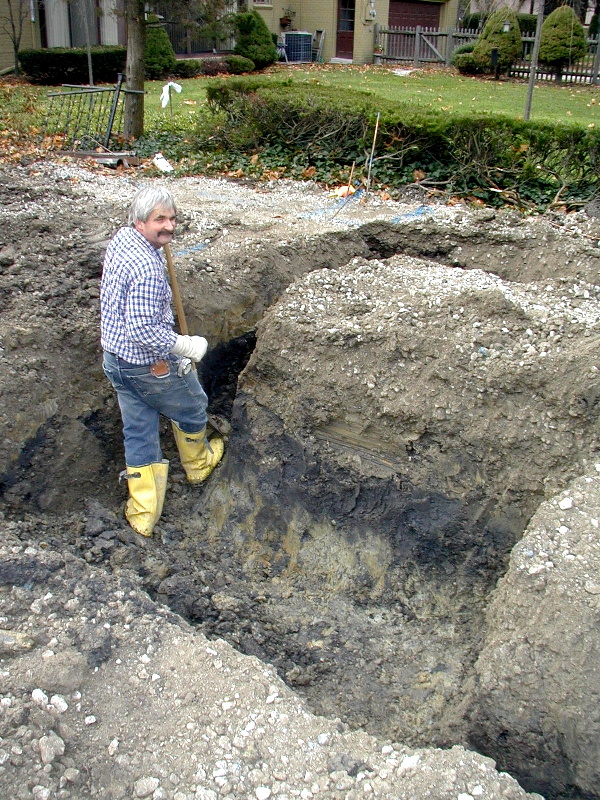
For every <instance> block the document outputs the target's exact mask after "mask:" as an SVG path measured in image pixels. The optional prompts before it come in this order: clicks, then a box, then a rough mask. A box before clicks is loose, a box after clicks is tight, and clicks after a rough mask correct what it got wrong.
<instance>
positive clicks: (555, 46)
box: [539, 6, 588, 83]
mask: <svg viewBox="0 0 600 800" xmlns="http://www.w3.org/2000/svg"><path fill="white" fill-rule="evenodd" d="M587 50H588V46H587V39H586V36H585V31H584V29H583V25H582V24H581V22H580V21H579V19H578V18H577V15H576V14H575V12H574V11H573V9H572V8H571V7H570V6H560V7H559V8H556V9H554V11H553V12H552V13H551V14H549V16H548V17H547V19H546V20H544V24H543V25H542V38H541V40H540V52H539V59H540V61H541V62H542V63H543V64H546V65H547V66H548V67H550V68H551V69H553V70H554V72H555V74H556V82H557V83H560V82H561V80H562V73H563V70H564V68H565V66H566V65H567V64H570V63H573V62H575V61H578V60H579V59H580V58H581V57H582V56H584V55H585V54H586V53H587Z"/></svg>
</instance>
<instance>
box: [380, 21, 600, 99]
mask: <svg viewBox="0 0 600 800" xmlns="http://www.w3.org/2000/svg"><path fill="white" fill-rule="evenodd" d="M478 36H479V31H474V30H468V29H463V28H448V29H447V30H445V31H442V30H440V29H439V28H424V27H420V26H417V27H416V28H382V27H379V26H378V25H376V26H375V47H374V52H373V56H374V59H375V63H377V62H379V63H381V62H382V61H384V62H387V61H392V62H394V61H397V62H403V63H406V62H409V63H411V64H412V65H413V66H414V67H419V66H423V65H427V64H444V65H445V66H447V67H448V66H450V62H451V60H452V54H453V53H454V51H455V50H456V48H457V47H460V46H461V45H463V44H468V43H469V42H474V41H475V40H476V39H477V38H478ZM534 39H535V37H534V36H522V37H521V40H522V42H523V52H522V55H521V58H520V59H519V60H518V61H517V62H515V63H514V64H513V65H512V67H511V69H510V72H509V75H510V76H511V77H514V78H527V77H528V76H529V67H530V60H531V53H532V51H533V43H534ZM599 72H600V45H599V40H598V37H595V38H592V37H588V53H587V55H585V56H584V57H583V58H582V59H580V60H579V61H577V62H574V63H573V64H569V65H567V66H566V67H565V69H564V70H563V73H562V80H563V81H565V82H569V83H593V84H598V83H599V82H600V80H599ZM536 79H537V80H554V79H555V75H554V73H553V72H552V71H551V70H549V69H548V68H547V67H544V65H543V64H540V65H539V66H538V69H537V72H536Z"/></svg>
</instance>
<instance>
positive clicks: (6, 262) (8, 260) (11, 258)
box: [0, 245, 15, 267]
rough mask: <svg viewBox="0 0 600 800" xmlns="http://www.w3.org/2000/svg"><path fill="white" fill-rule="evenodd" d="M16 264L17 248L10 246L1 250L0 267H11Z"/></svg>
mask: <svg viewBox="0 0 600 800" xmlns="http://www.w3.org/2000/svg"><path fill="white" fill-rule="evenodd" d="M14 263H15V248H14V247H12V246H11V245H9V246H8V247H3V248H2V249H0V267H10V266H11V264H14Z"/></svg>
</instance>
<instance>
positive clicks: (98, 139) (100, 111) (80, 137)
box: [44, 75, 137, 152]
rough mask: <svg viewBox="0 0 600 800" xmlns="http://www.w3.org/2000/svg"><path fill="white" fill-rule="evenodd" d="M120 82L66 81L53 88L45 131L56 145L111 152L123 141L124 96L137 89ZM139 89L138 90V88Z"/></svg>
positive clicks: (67, 148)
mask: <svg viewBox="0 0 600 800" xmlns="http://www.w3.org/2000/svg"><path fill="white" fill-rule="evenodd" d="M122 84H123V76H122V75H119V78H118V81H117V84H116V86H70V85H66V84H65V85H63V86H62V88H61V90H60V91H59V92H50V93H49V94H48V97H49V100H50V102H49V105H48V112H47V114H46V120H45V124H44V135H45V136H46V137H51V138H52V139H53V147H54V148H55V149H58V150H69V151H84V150H85V151H102V152H109V151H110V150H111V149H115V148H116V147H119V146H120V145H121V144H122V139H123V113H124V100H125V95H126V93H128V92H135V91H136V90H133V89H125V88H124V87H123V85H122ZM136 93H137V92H136Z"/></svg>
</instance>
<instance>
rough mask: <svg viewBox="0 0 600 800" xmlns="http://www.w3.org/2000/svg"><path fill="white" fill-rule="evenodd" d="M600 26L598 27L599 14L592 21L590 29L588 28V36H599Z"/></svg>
mask: <svg viewBox="0 0 600 800" xmlns="http://www.w3.org/2000/svg"><path fill="white" fill-rule="evenodd" d="M599 29H600V26H599V25H598V14H594V15H593V17H592V18H591V20H590V27H589V28H588V34H589V35H590V36H598V30H599Z"/></svg>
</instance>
